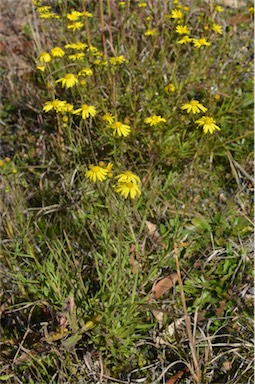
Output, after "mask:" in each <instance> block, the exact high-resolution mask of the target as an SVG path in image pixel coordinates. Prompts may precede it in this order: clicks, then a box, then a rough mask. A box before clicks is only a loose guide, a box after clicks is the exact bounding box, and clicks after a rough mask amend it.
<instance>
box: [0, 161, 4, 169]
mask: <svg viewBox="0 0 255 384" xmlns="http://www.w3.org/2000/svg"><path fill="white" fill-rule="evenodd" d="M3 166H4V161H3V160H0V167H1V168H2V167H3Z"/></svg>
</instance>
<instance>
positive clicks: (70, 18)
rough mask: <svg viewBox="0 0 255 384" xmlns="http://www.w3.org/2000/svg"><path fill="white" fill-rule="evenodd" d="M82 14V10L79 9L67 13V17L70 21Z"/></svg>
mask: <svg viewBox="0 0 255 384" xmlns="http://www.w3.org/2000/svg"><path fill="white" fill-rule="evenodd" d="M81 16H82V13H81V12H78V11H72V12H71V13H68V14H67V15H66V18H67V19H68V20H70V21H76V20H78V19H79V18H80V17H81Z"/></svg>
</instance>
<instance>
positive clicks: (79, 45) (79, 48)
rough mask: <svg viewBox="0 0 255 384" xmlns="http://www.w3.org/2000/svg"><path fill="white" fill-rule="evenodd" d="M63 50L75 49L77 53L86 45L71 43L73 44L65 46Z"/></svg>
mask: <svg viewBox="0 0 255 384" xmlns="http://www.w3.org/2000/svg"><path fill="white" fill-rule="evenodd" d="M65 48H71V49H77V50H78V51H81V50H83V49H85V48H87V44H85V43H81V42H78V43H73V44H66V45H65Z"/></svg>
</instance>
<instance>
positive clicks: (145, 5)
mask: <svg viewBox="0 0 255 384" xmlns="http://www.w3.org/2000/svg"><path fill="white" fill-rule="evenodd" d="M137 6H138V7H139V8H145V7H147V3H144V2H143V3H139V4H137Z"/></svg>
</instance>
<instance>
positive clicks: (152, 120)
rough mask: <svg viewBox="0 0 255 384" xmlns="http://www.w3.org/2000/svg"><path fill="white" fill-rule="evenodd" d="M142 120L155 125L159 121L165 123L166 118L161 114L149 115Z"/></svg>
mask: <svg viewBox="0 0 255 384" xmlns="http://www.w3.org/2000/svg"><path fill="white" fill-rule="evenodd" d="M144 122H145V124H150V126H151V127H152V126H153V125H157V124H159V123H166V119H164V118H163V117H161V116H156V115H152V116H150V117H146V119H144Z"/></svg>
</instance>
